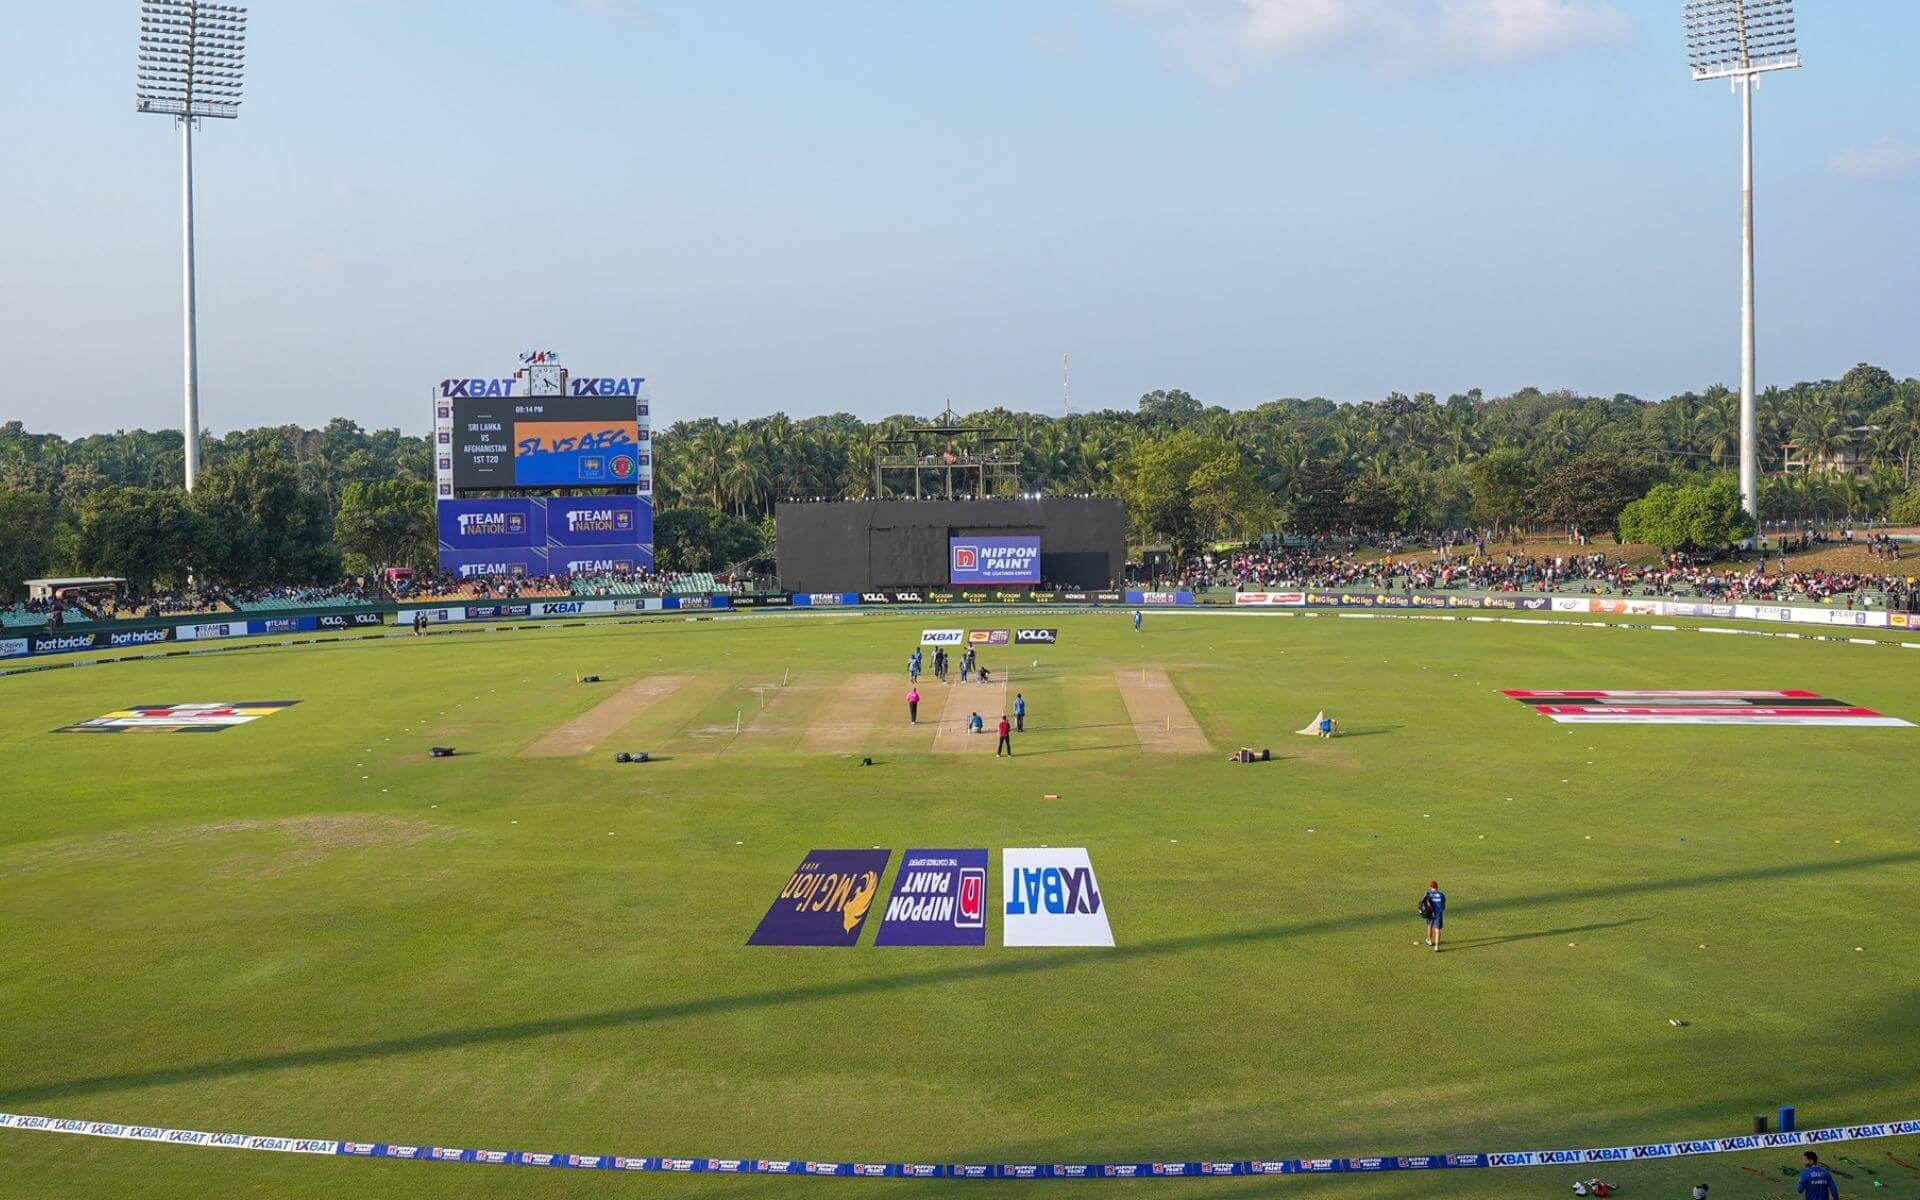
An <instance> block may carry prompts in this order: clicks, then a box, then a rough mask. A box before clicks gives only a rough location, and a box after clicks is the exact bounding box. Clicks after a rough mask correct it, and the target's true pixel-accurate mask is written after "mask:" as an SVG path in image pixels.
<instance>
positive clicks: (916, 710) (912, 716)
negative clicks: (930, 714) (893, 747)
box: [907, 687, 920, 725]
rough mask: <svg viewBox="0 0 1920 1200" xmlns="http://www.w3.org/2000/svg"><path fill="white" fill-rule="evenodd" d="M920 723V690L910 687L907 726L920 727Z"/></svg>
mask: <svg viewBox="0 0 1920 1200" xmlns="http://www.w3.org/2000/svg"><path fill="white" fill-rule="evenodd" d="M919 723H920V689H919V688H917V687H910V688H908V689H907V724H909V725H918V724H919Z"/></svg>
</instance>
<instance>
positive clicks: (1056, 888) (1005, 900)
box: [1000, 847, 1113, 946]
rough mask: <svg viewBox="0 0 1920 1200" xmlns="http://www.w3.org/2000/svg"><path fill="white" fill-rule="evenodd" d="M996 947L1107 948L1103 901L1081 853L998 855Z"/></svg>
mask: <svg viewBox="0 0 1920 1200" xmlns="http://www.w3.org/2000/svg"><path fill="white" fill-rule="evenodd" d="M1000 878H1001V883H1002V884H1003V886H1002V887H1001V889H1000V944H1001V945H1003V946H1111V945H1113V927H1112V926H1111V925H1109V924H1107V905H1106V900H1105V899H1104V898H1103V897H1102V896H1101V894H1100V885H1099V883H1098V882H1096V881H1095V880H1094V877H1093V861H1092V860H1091V859H1089V858H1088V857H1087V852H1086V851H1085V850H1084V849H1081V848H1079V847H1057V848H1052V849H1049V848H1046V847H1040V848H1038V849H1007V850H1003V851H1001V852H1000Z"/></svg>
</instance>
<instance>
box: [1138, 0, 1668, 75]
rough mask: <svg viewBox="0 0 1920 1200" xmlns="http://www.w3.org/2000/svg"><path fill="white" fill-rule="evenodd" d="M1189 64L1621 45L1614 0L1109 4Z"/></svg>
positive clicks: (1514, 54) (1414, 62)
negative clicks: (1149, 29)
mask: <svg viewBox="0 0 1920 1200" xmlns="http://www.w3.org/2000/svg"><path fill="white" fill-rule="evenodd" d="M1113 3H1115V4H1116V5H1117V6H1118V7H1119V8H1120V9H1122V10H1123V11H1125V12H1128V13H1131V14H1133V15H1135V16H1137V17H1139V18H1141V19H1142V20H1145V21H1146V22H1148V23H1149V24H1150V25H1152V26H1154V27H1155V28H1156V29H1158V30H1159V32H1160V33H1161V35H1162V36H1164V37H1166V38H1167V39H1168V40H1169V41H1170V42H1171V43H1172V44H1173V46H1174V47H1175V49H1176V51H1177V52H1178V53H1179V54H1180V56H1181V57H1182V58H1183V59H1185V60H1186V61H1188V62H1189V63H1190V64H1192V65H1195V66H1198V67H1200V68H1201V69H1202V70H1204V71H1206V72H1207V73H1208V74H1210V75H1215V76H1218V77H1222V78H1231V77H1232V76H1234V75H1237V74H1238V73H1240V72H1241V71H1243V70H1245V69H1247V68H1248V67H1252V66H1257V65H1259V64H1261V63H1264V62H1271V61H1278V60H1286V59H1293V60H1298V59H1329V58H1346V59H1354V60H1358V61H1362V62H1365V63H1367V64H1369V65H1371V66H1373V67H1375V68H1376V69H1380V70H1386V71H1391V72H1394V73H1403V72H1407V71H1413V70H1420V69H1423V68H1426V67H1434V66H1457V65H1461V64H1504V63H1524V62H1536V61H1539V60H1542V59H1548V58H1554V57H1557V56H1560V55H1565V54H1573V53H1578V52H1581V51H1588V50H1599V49H1608V48H1611V47H1615V46H1620V45H1624V44H1626V43H1628V42H1630V41H1632V40H1633V39H1634V38H1635V37H1636V36H1638V34H1639V24H1638V22H1636V21H1635V20H1634V18H1632V17H1631V16H1629V15H1627V14H1626V13H1625V12H1623V11H1621V9H1620V8H1619V7H1618V6H1617V5H1615V4H1614V3H1613V2H1612V0H1113Z"/></svg>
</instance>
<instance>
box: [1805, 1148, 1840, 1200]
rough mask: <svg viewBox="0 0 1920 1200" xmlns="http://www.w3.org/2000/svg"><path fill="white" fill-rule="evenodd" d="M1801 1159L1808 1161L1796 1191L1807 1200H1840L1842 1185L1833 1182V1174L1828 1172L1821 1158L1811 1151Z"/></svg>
mask: <svg viewBox="0 0 1920 1200" xmlns="http://www.w3.org/2000/svg"><path fill="white" fill-rule="evenodd" d="M1800 1157H1801V1158H1803V1159H1805V1160H1806V1163H1807V1166H1806V1169H1805V1170H1803V1171H1801V1172H1800V1186H1799V1187H1797V1188H1795V1189H1794V1191H1796V1192H1799V1193H1801V1194H1802V1195H1804V1196H1805V1197H1806V1198H1807V1200H1840V1185H1839V1184H1837V1183H1835V1182H1834V1181H1833V1172H1832V1171H1829V1170H1827V1168H1826V1165H1825V1164H1823V1163H1822V1162H1821V1161H1820V1156H1819V1155H1818V1154H1815V1153H1814V1152H1813V1151H1811V1150H1809V1151H1807V1152H1806V1153H1805V1154H1802V1155H1801V1156H1800Z"/></svg>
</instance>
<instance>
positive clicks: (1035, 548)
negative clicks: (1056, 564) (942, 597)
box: [947, 537, 1040, 584]
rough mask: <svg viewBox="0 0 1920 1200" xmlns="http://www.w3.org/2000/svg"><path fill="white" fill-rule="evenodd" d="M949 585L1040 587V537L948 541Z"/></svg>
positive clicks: (976, 538) (967, 538)
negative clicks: (975, 584)
mask: <svg viewBox="0 0 1920 1200" xmlns="http://www.w3.org/2000/svg"><path fill="white" fill-rule="evenodd" d="M947 560H948V564H949V565H950V566H951V568H952V569H951V570H950V571H949V572H948V582H949V583H989V584H1004V583H1039V582H1040V539H1039V538H1037V537H956V538H950V539H948V541H947Z"/></svg>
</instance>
